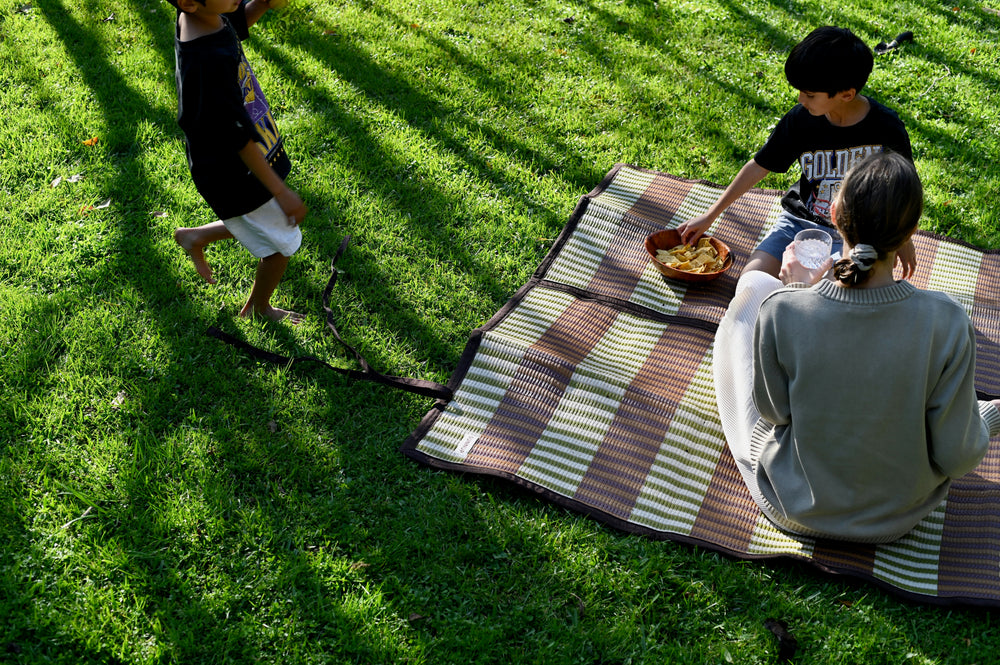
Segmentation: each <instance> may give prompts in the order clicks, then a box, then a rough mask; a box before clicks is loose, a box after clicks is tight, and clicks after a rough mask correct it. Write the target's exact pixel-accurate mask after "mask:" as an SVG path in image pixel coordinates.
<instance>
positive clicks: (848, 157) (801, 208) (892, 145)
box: [754, 98, 913, 225]
mask: <svg viewBox="0 0 1000 665" xmlns="http://www.w3.org/2000/svg"><path fill="white" fill-rule="evenodd" d="M868 101H869V103H870V105H871V108H870V109H869V110H868V114H867V115H866V116H865V117H864V118H863V119H862V120H861V122H858V123H856V124H854V125H851V126H850V127H838V126H836V125H833V124H831V123H830V121H829V120H827V119H826V117H825V116H814V115H812V114H811V113H809V111H807V110H806V109H805V108H804V107H803V106H802V105H801V104H796V105H795V106H794V107H793V108H792V110H790V111H789V112H788V113H786V114H785V116H784V117H783V118H782V119H781V120H780V121H779V122H778V124H777V126H776V127H775V128H774V131H772V132H771V136H770V138H768V140H767V143H765V144H764V147H763V148H761V149H760V151H758V152H757V154H756V155H754V161H756V162H757V164H758V165H760V166H761V167H763V168H765V169H767V170H768V171H776V172H778V173H785V172H786V171H788V169H789V167H791V165H792V164H794V163H795V162H798V163H799V166H800V168H801V169H802V176H801V177H800V178H799V180H798V182H796V183H795V184H794V185H792V187H791V188H789V190H788V191H787V192H786V193H785V195H784V197H782V199H781V205H782V207H783V208H784V209H785V210H787V211H788V212H790V213H791V214H793V215H795V216H796V217H801V218H802V219H808V220H810V221H812V222H817V223H820V224H827V225H828V224H830V203H831V202H832V201H833V198H834V196H836V194H837V191H838V190H839V189H840V183H841V181H843V179H844V175H846V173H847V171H848V169H850V168H851V166H852V165H853V164H854V163H855V162H857V161H858V160H860V159H861V158H863V157H865V156H867V155H870V154H872V153H875V152H882V151H884V150H892V151H893V152H898V153H899V154H901V155H903V156H904V157H906V158H907V159H910V160H912V159H913V153H912V151H911V148H910V137H909V135H908V134H907V133H906V128H905V127H904V126H903V122H902V120H900V119H899V116H898V115H896V112H895V111H893V110H892V109H889V108H888V107H886V106H883V105H882V104H879V103H878V102H876V101H875V100H873V99H871V98H869V99H868Z"/></svg>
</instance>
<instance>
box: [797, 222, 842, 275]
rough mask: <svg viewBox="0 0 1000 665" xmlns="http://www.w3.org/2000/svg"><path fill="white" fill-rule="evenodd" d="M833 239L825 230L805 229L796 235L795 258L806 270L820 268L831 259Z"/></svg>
mask: <svg viewBox="0 0 1000 665" xmlns="http://www.w3.org/2000/svg"><path fill="white" fill-rule="evenodd" d="M832 249H833V237H832V236H831V235H830V234H829V233H827V232H826V231H824V230H823V229H804V230H802V231H799V232H798V233H796V234H795V258H797V259H798V260H799V263H801V264H802V265H803V266H805V267H806V268H819V267H820V266H821V265H823V263H824V262H825V261H826V260H827V259H828V258H830V251H831V250H832Z"/></svg>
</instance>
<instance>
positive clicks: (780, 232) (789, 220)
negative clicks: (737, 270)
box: [757, 210, 844, 262]
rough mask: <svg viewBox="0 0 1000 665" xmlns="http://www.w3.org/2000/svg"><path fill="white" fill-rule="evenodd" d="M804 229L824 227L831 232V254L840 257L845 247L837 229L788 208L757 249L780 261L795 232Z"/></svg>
mask: <svg viewBox="0 0 1000 665" xmlns="http://www.w3.org/2000/svg"><path fill="white" fill-rule="evenodd" d="M802 229H823V230H824V231H826V232H827V233H829V234H830V236H831V237H832V238H833V247H832V248H831V249H830V255H831V256H833V257H834V258H835V259H836V258H839V257H840V253H841V251H842V250H843V248H844V240H843V238H841V237H840V234H839V233H837V229H835V228H833V227H832V226H827V225H826V224H817V223H816V222H810V221H809V220H808V219H802V218H801V217H796V216H795V215H792V214H790V213H789V212H788V211H787V210H782V211H781V214H780V215H778V219H777V220H775V222H774V228H772V229H771V232H770V233H769V234H768V235H767V237H766V238H764V239H763V240H761V241H760V244H759V245H757V249H759V250H760V251H762V252H766V253H767V254H770V255H771V256H773V257H774V258H776V259H778V261H779V262H780V261H781V255H782V254H784V253H785V248H786V247H788V245H789V244H790V243H791V242H792V241H793V240H795V234H796V233H798V232H799V231H801V230H802Z"/></svg>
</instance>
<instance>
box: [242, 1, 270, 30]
mask: <svg viewBox="0 0 1000 665" xmlns="http://www.w3.org/2000/svg"><path fill="white" fill-rule="evenodd" d="M270 8H271V0H250V2H248V3H247V10H246V12H247V27H248V28H249V27H251V26H252V25H253V24H254V23H256V22H257V19H259V18H260V17H261V16H263V15H264V13H265V12H267V10H268V9H270Z"/></svg>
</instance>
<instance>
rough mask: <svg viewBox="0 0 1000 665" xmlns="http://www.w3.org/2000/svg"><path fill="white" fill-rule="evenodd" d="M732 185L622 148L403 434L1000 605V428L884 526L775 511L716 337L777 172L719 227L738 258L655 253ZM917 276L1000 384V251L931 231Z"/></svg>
mask: <svg viewBox="0 0 1000 665" xmlns="http://www.w3.org/2000/svg"><path fill="white" fill-rule="evenodd" d="M718 194H719V188H718V186H716V185H714V184H711V183H708V182H704V181H692V180H685V179H681V178H677V177H674V176H671V175H668V174H664V173H657V172H653V171H648V170H644V169H638V168H635V167H631V166H627V165H617V166H616V167H615V168H614V169H613V170H612V171H611V172H610V173H609V174H608V175H607V176H606V177H605V179H604V180H603V181H602V182H601V184H600V185H598V186H597V187H596V188H595V189H594V190H593V191H591V192H590V193H589V194H587V195H586V196H584V197H582V199H581V200H580V202H579V204H578V205H577V207H576V209H575V211H574V212H573V215H572V217H571V218H570V221H569V223H568V225H567V226H566V228H565V229H564V231H563V232H562V234H561V235H560V237H559V238H558V239H557V241H556V242H555V244H554V246H553V248H552V250H551V252H550V253H549V254H548V256H547V257H546V258H545V260H544V261H543V263H542V264H541V266H539V268H538V270H537V271H536V272H535V275H534V276H533V277H532V279H531V280H530V281H529V282H528V283H527V284H526V285H525V286H524V287H522V288H521V289H520V290H519V291H518V292H517V294H516V295H515V296H514V297H513V298H512V299H511V301H510V302H508V303H507V304H506V305H505V306H504V308H503V309H502V310H501V311H500V312H498V313H497V314H496V315H495V316H494V317H493V318H492V319H491V320H490V321H489V322H488V323H487V324H486V325H485V326H483V327H482V328H480V329H478V330H476V331H474V332H473V334H472V337H471V339H470V341H469V344H468V346H467V348H466V350H465V352H464V354H463V356H462V359H461V360H460V363H459V366H458V368H457V369H456V371H455V373H454V375H453V376H452V379H451V382H450V383H449V386H450V387H452V388H453V390H454V396H453V398H452V399H451V400H449V401H447V402H445V401H440V402H439V403H438V404H436V405H435V407H434V408H433V409H431V411H430V412H429V413H428V414H427V415H426V416H425V418H424V419H423V421H422V422H421V424H420V426H419V427H418V428H417V430H416V431H415V432H414V433H413V434H412V435H411V436H410V437H409V438H408V439H407V440H406V442H405V443H404V444H403V446H402V451H403V452H404V453H405V454H406V455H408V456H410V457H412V458H413V459H416V460H418V461H420V462H422V463H425V464H428V465H430V466H434V467H437V468H446V469H453V470H458V471H463V472H470V473H481V474H489V475H494V476H500V477H503V478H506V479H509V480H512V481H514V482H516V483H518V484H519V485H522V486H525V487H529V488H531V489H533V490H535V491H537V492H539V493H541V494H542V495H544V496H545V497H547V498H548V499H550V500H552V501H553V502H555V503H557V504H560V505H563V506H566V507H568V508H571V509H573V510H576V511H579V512H582V513H584V514H587V515H590V516H592V517H594V518H596V519H598V520H600V521H602V522H605V523H607V524H610V525H612V526H615V527H617V528H620V529H623V530H625V531H628V532H633V533H642V534H646V535H649V536H652V537H655V538H663V539H670V540H675V541H681V542H687V543H693V544H697V545H699V546H701V547H705V548H709V549H713V550H716V551H721V552H724V553H727V554H729V555H732V556H735V557H738V558H742V559H759V558H771V557H793V558H797V559H804V560H807V561H809V562H810V563H812V564H814V565H815V566H817V567H818V568H820V569H822V570H824V571H826V572H832V573H839V574H846V575H851V576H856V577H860V578H863V579H865V580H868V581H870V582H873V583H875V584H877V585H879V586H881V587H883V588H886V589H888V590H890V591H892V592H894V593H897V594H900V595H902V596H905V597H909V598H913V599H917V600H920V601H924V602H930V603H940V604H972V605H987V606H1000V439H994V441H993V445H992V447H991V450H990V452H989V454H988V455H987V457H986V459H985V460H984V461H983V463H982V464H981V465H980V467H979V468H978V469H976V471H975V472H973V473H971V474H969V475H968V476H966V477H964V478H961V479H960V480H957V481H956V482H955V483H954V484H953V486H952V489H951V492H950V494H949V495H948V498H947V500H946V502H945V503H943V504H942V505H941V506H940V507H939V508H938V509H937V510H935V511H934V512H933V513H932V514H931V515H929V516H928V517H927V518H926V519H925V520H924V521H923V522H922V523H920V524H919V525H918V526H917V527H916V528H915V529H914V530H913V531H912V532H911V533H909V534H908V535H906V536H905V537H903V538H902V539H900V540H898V541H896V542H894V543H890V544H888V545H879V546H874V545H854V544H849V543H842V542H836V541H829V540H815V539H810V538H804V537H798V536H792V535H789V534H786V533H783V532H781V531H779V530H777V529H776V528H775V527H774V526H772V525H771V523H770V522H769V521H768V520H767V519H766V518H764V517H763V516H762V515H761V513H760V511H759V510H758V508H757V506H756V505H755V504H754V503H753V501H752V500H751V498H750V494H749V493H748V492H747V490H746V488H745V486H744V485H743V481H742V479H741V478H740V475H739V472H738V471H737V469H736V466H735V464H734V462H733V459H732V457H731V456H730V454H729V450H728V448H727V447H726V444H725V440H724V439H723V435H722V429H721V426H720V423H719V417H718V413H717V411H718V409H717V407H716V402H715V394H714V388H713V382H712V341H713V338H714V335H715V329H716V326H717V324H718V322H719V320H720V319H721V318H722V315H723V312H724V310H725V308H726V306H727V304H728V302H729V300H730V298H731V297H732V295H733V291H734V288H735V285H736V278H737V276H738V275H739V272H740V269H741V268H742V266H743V264H744V263H745V262H746V260H747V257H748V256H749V254H750V251H751V250H752V249H753V247H754V246H755V245H756V243H757V242H758V240H759V239H760V238H762V237H763V236H764V235H765V233H766V232H767V230H768V228H769V225H770V223H771V222H772V221H773V219H774V218H775V216H776V214H777V213H778V211H779V197H780V192H778V191H774V190H760V189H757V190H753V191H751V192H750V193H748V194H747V195H745V196H743V197H742V198H741V199H740V200H739V201H738V202H737V203H736V204H734V205H733V206H732V207H730V209H729V210H728V211H727V212H726V213H724V214H723V215H722V216H721V217H720V218H719V220H717V222H716V224H715V226H714V227H713V229H712V230H711V231H710V233H711V234H713V235H717V236H719V237H720V238H721V239H724V240H725V241H726V242H727V243H728V244H729V245H730V247H731V248H732V250H733V253H734V256H735V261H736V265H735V266H734V267H733V269H731V270H730V271H729V273H727V274H726V275H724V276H723V277H722V278H720V279H717V280H715V281H712V282H708V283H703V284H692V285H690V286H689V287H686V286H685V285H684V284H680V283H675V282H672V281H669V280H666V279H665V278H663V277H662V275H660V273H659V272H657V271H656V270H655V268H654V267H653V266H652V265H651V264H650V261H649V259H648V255H647V254H646V252H645V249H644V247H643V241H644V239H645V237H646V235H648V234H649V233H651V232H652V231H656V230H658V229H661V228H665V227H666V228H669V227H673V226H676V225H677V224H678V223H679V222H680V221H681V220H684V219H687V218H689V217H691V216H693V215H695V214H697V213H698V212H700V211H703V210H705V209H706V208H707V207H708V206H709V205H710V204H711V203H712V202H713V201H714V200H715V198H716V197H717V196H718ZM915 244H916V247H917V255H918V268H917V273H916V275H915V276H914V277H913V278H912V280H911V281H912V282H913V283H914V284H915V285H916V286H918V287H920V288H924V289H936V290H941V291H946V292H948V293H950V294H952V295H953V296H955V297H956V298H957V299H958V300H959V301H960V302H961V303H962V304H963V305H964V306H965V308H966V310H967V311H968V312H969V315H970V316H971V317H972V320H973V322H974V323H975V327H976V330H977V332H978V349H977V351H978V366H977V378H976V381H977V386H976V387H977V389H978V390H979V392H980V394H981V397H984V398H985V397H987V396H993V395H998V394H1000V315H998V312H1000V265H998V264H1000V252H996V251H989V252H984V251H982V250H979V249H976V248H974V247H971V246H969V245H966V244H963V243H960V242H956V241H954V240H950V239H947V238H944V237H940V236H936V235H931V234H928V233H923V232H921V233H920V234H919V235H918V236H917V237H916V238H915Z"/></svg>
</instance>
